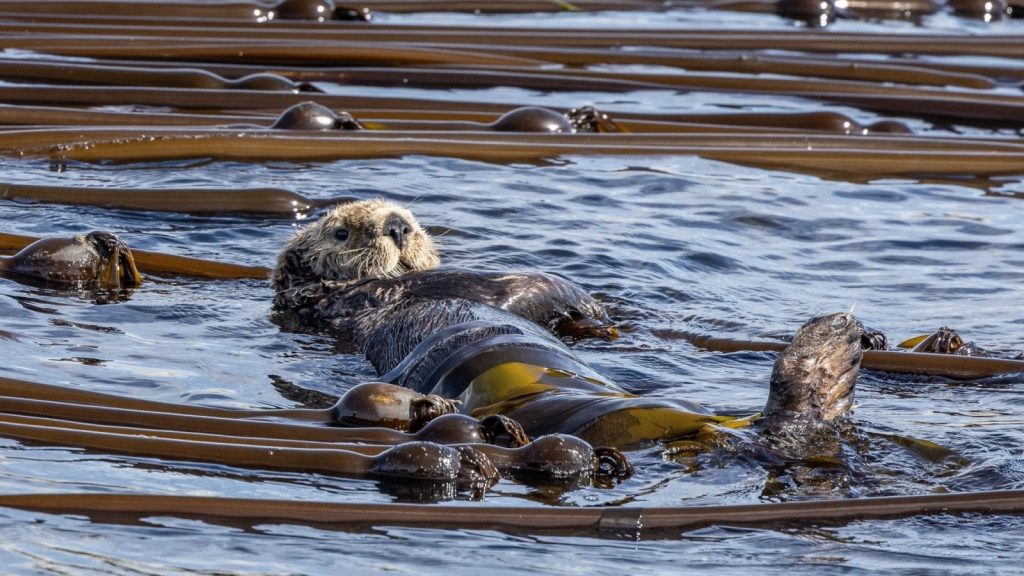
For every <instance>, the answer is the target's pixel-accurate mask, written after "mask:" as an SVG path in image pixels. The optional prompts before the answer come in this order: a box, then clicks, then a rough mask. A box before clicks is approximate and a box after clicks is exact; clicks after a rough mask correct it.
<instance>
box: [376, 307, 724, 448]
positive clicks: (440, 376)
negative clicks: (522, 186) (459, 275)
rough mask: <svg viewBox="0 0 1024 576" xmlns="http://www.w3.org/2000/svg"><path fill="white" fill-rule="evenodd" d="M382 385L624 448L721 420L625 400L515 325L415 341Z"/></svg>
mask: <svg viewBox="0 0 1024 576" xmlns="http://www.w3.org/2000/svg"><path fill="white" fill-rule="evenodd" d="M381 379H382V380H384V381H387V382H391V383H394V384H399V385H402V386H406V387H409V388H412V389H414V390H416V391H418V392H421V393H424V394H437V395H439V396H443V397H445V398H453V399H457V400H459V401H460V402H461V407H460V409H461V410H462V411H463V412H464V413H467V414H470V415H472V416H475V417H478V418H483V417H486V416H490V415H494V414H502V415H505V416H509V417H511V418H512V419H514V420H516V421H518V422H519V423H520V424H521V425H522V426H523V428H524V429H525V430H526V432H527V434H529V435H530V436H533V437H536V436H541V435H545V434H554V433H566V434H573V435H577V436H580V437H582V438H584V439H585V440H588V441H593V442H597V443H598V444H599V445H611V446H623V445H629V444H636V443H640V442H645V441H653V440H663V439H670V438H677V437H680V436H685V435H688V434H692V433H694V432H696V431H697V430H699V429H700V427H702V426H703V425H705V424H707V423H712V422H719V421H722V420H723V419H724V418H722V417H718V416H713V415H711V414H710V413H709V412H708V411H707V410H706V409H704V408H703V407H702V406H700V405H699V404H696V403H692V402H673V401H668V400H658V399H645V398H640V397H637V396H634V395H632V394H629V393H627V392H625V391H624V390H622V389H621V388H619V387H618V386H616V385H615V384H614V383H612V382H610V381H609V380H607V379H606V378H604V377H603V376H601V375H600V374H598V373H597V372H596V371H594V370H593V369H591V368H590V367H588V366H587V365H586V364H584V363H583V362H582V361H580V360H579V359H577V358H576V357H575V356H574V355H573V354H572V352H571V351H569V350H568V349H567V348H566V347H565V346H564V345H563V344H562V343H561V342H559V341H558V340H555V339H554V338H552V337H550V336H548V335H547V334H545V333H542V332H539V331H535V330H533V329H530V328H528V327H523V326H522V325H521V324H519V323H513V324H501V323H496V322H493V321H489V320H474V321H468V322H462V323H457V324H454V325H451V326H447V327H445V328H443V329H440V330H438V331H436V332H434V333H433V334H431V335H429V336H427V337H426V338H424V339H423V340H421V341H420V342H419V343H418V344H417V345H416V346H415V347H414V348H413V349H412V351H410V352H409V354H408V355H407V356H406V357H405V358H404V359H403V360H402V361H401V362H399V363H398V364H397V365H395V366H394V367H393V368H392V369H391V370H389V371H388V372H387V373H385V374H384V375H383V376H382V378H381Z"/></svg>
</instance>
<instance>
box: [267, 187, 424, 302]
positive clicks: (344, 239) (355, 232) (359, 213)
mask: <svg viewBox="0 0 1024 576" xmlns="http://www.w3.org/2000/svg"><path fill="white" fill-rule="evenodd" d="M438 263H439V258H438V255H437V249H436V248H434V242H433V240H431V238H430V236H429V235H428V234H427V233H426V231H424V230H423V229H422V228H421V227H420V225H419V222H417V221H416V218H415V217H413V215H412V213H411V212H409V211H408V210H406V209H405V208H402V207H401V206H398V205H396V204H394V203H392V202H388V201H387V200H383V199H375V200H364V201H361V202H353V203H350V204H341V205H339V206H337V207H336V208H334V209H333V210H331V211H330V212H329V213H328V214H327V215H326V216H324V217H323V218H321V219H320V220H318V221H317V222H315V223H313V224H311V225H310V226H308V227H306V228H303V229H302V230H300V231H299V232H298V233H297V234H296V235H295V236H294V237H293V238H292V239H291V240H289V241H288V243H287V245H286V246H285V248H284V251H282V253H281V255H280V256H279V258H278V263H277V268H276V269H275V271H274V287H275V289H277V290H279V291H280V290H282V289H285V288H289V287H293V286H297V285H299V284H304V283H307V282H310V281H314V280H358V279H364V278H393V277H395V276H400V275H402V274H406V273H408V272H417V271H420V270H429V269H431V268H436V267H437V265H438Z"/></svg>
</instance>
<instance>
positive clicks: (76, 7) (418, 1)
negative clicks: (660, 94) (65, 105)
mask: <svg viewBox="0 0 1024 576" xmlns="http://www.w3.org/2000/svg"><path fill="white" fill-rule="evenodd" d="M358 5H359V6H365V7H368V8H370V9H372V10H381V11H386V12H395V13H405V12H424V11H442V12H473V13H480V12H486V13H514V12H561V11H565V10H569V9H571V10H630V9H646V10H650V9H652V8H654V7H656V5H655V4H652V3H651V2H648V1H644V0H580V1H578V2H572V3H571V4H570V3H568V2H557V1H552V0H520V1H516V2H511V1H506V0H501V1H497V0H468V1H467V0H370V1H368V2H359V3H358ZM317 6H327V3H325V2H317V1H314V0H286V1H283V2H278V3H274V4H272V5H269V6H268V5H267V4H263V3H256V2H240V1H235V2H205V3H204V2H181V1H177V2H152V3H151V2H116V1H103V2H101V1H98V0H91V1H88V2H83V1H80V0H77V1H72V2H67V3H66V4H65V3H64V2H53V1H50V0H44V1H42V2H34V3H32V5H31V6H24V5H22V4H19V3H8V2H4V3H3V4H0V8H2V9H4V10H11V11H14V12H20V13H25V14H47V13H62V14H104V15H111V16H116V15H127V16H147V17H176V18H224V19H229V18H230V19H238V20H247V21H256V20H257V19H264V20H265V19H268V17H269V19H275V17H276V18H281V17H282V16H284V17H286V18H285V19H303V20H314V19H317V18H316V17H315V14H317V12H315V11H314V9H315V7H317ZM306 12H310V14H309V15H308V16H307V15H306V14H305V13H306ZM292 13H298V16H292V17H290V18H288V16H289V15H291V14H292ZM299 16H305V17H299ZM319 19H322V20H331V19H338V18H337V17H335V16H334V15H333V14H328V15H326V16H323V17H321V18H319ZM349 19H354V18H349Z"/></svg>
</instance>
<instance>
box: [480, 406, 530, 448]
mask: <svg viewBox="0 0 1024 576" xmlns="http://www.w3.org/2000/svg"><path fill="white" fill-rule="evenodd" d="M480 426H481V427H482V428H483V429H484V438H485V439H486V440H487V443H488V444H497V439H498V437H499V436H501V435H505V436H508V444H507V445H508V446H509V447H511V448H518V447H520V446H526V445H527V444H529V443H530V438H529V437H528V436H527V435H526V431H525V430H523V427H522V426H521V425H520V424H519V422H516V421H515V420H513V419H511V418H509V417H508V416H502V415H501V414H494V415H492V416H488V417H486V418H484V419H483V420H481V421H480Z"/></svg>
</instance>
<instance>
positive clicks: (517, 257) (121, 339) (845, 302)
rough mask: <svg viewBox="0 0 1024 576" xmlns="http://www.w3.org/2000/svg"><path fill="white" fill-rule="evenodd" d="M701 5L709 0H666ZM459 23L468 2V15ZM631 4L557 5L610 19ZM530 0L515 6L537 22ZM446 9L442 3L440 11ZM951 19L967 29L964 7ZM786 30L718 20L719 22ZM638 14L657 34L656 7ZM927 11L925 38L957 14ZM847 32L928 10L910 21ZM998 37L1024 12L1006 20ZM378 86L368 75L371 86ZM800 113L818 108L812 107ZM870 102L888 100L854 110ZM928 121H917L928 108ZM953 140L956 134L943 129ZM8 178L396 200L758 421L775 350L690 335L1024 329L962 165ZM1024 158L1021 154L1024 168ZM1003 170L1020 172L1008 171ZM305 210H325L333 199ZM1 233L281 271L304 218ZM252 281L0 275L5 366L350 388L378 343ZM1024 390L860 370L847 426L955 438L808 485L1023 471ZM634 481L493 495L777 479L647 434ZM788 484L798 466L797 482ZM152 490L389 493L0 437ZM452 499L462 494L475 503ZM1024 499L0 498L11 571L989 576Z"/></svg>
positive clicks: (667, 384) (1014, 230) (1015, 563)
mask: <svg viewBox="0 0 1024 576" xmlns="http://www.w3.org/2000/svg"><path fill="white" fill-rule="evenodd" d="M673 17H675V18H677V20H678V21H679V22H681V23H682V24H683V25H690V24H692V23H693V22H692V21H690V20H688V19H689V18H692V17H693V16H692V15H687V14H685V13H680V14H677V15H674V16H673ZM461 18H468V17H461ZM609 18H612V16H606V15H586V14H580V15H566V16H563V17H561V19H555V20H554V21H553V22H552V21H548V22H552V23H557V24H567V23H568V24H579V25H581V26H589V25H603V24H606V23H607V22H608V19H609ZM522 19H527V20H528V17H525V16H524V17H516V18H514V19H511V20H510V21H512V22H515V23H521V22H520V20H522ZM424 20H426V18H424ZM957 22H959V21H957ZM734 23H735V24H737V25H739V24H742V25H744V26H747V27H751V26H762V25H763V26H773V27H779V26H781V25H782V24H781V23H780V21H776V20H775V19H773V18H772V19H769V18H767V17H763V18H762V17H754V16H750V15H736V14H725V15H723V16H722V20H721V21H719V22H718V24H721V25H726V24H734ZM638 24H639V25H648V26H649V25H655V24H656V25H660V26H663V25H667V24H671V23H670V22H669V23H666V22H665V21H664V20H662V19H659V20H657V21H651V22H646V21H641V22H638ZM949 25H950V23H949V21H948V19H943V18H942V17H939V18H937V19H936V20H935V21H934V22H933V28H936V29H941V28H944V27H949ZM847 26H848V29H857V30H860V29H872V30H880V29H891V30H900V31H903V30H905V29H906V30H914V28H912V27H909V25H905V24H898V23H897V24H892V23H890V24H885V25H882V24H870V25H869V24H863V23H862V24H848V25H847ZM996 29H997V30H1003V31H1013V30H1019V25H1013V24H1005V25H1003V24H1000V25H998V27H997V28H996ZM363 91H364V92H367V93H375V90H373V89H364V90H363ZM388 93H389V94H393V95H397V96H402V95H407V94H408V95H419V96H435V97H447V98H458V99H470V98H476V99H482V100H483V99H493V100H495V101H505V102H507V101H518V102H524V103H527V102H532V103H546V104H549V105H566V106H576V105H579V104H582V103H596V104H598V105H600V106H602V107H604V108H607V109H609V110H614V109H615V107H616V106H620V107H622V108H623V109H631V110H634V109H651V110H653V109H659V108H669V109H673V110H677V111H691V110H703V111H708V110H713V109H715V107H716V106H718V105H721V104H722V102H726V103H729V104H736V103H737V102H742V101H747V102H748V103H749V106H750V107H751V109H754V108H756V109H759V110H764V109H776V110H792V109H794V108H793V102H791V101H787V100H784V99H775V100H773V99H771V98H767V97H766V98H761V99H757V102H756V103H751V102H752V100H751V98H750V97H748V96H742V97H738V96H731V97H726V98H725V100H718V101H717V104H716V100H715V98H714V96H715V95H713V94H702V95H697V96H695V97H693V98H690V97H689V96H687V97H686V98H684V97H682V96H681V95H678V94H674V93H670V92H644V93H636V94H628V95H608V94H593V93H587V94H571V93H570V94H559V95H557V96H552V95H547V94H537V93H530V92H527V91H517V90H491V91H482V92H466V91H447V92H445V93H444V94H436V93H430V92H428V91H412V90H409V91H403V90H396V89H390V90H388ZM807 107H808V106H807V105H804V106H803V108H807ZM842 110H843V111H844V112H846V113H849V114H851V115H853V116H854V117H856V118H857V119H858V120H862V121H865V122H869V121H871V120H872V119H873V118H874V116H872V115H870V114H866V113H863V112H860V111H857V110H852V109H842ZM907 121H908V122H911V123H913V121H911V120H907ZM935 130H939V129H938V128H936V129H935ZM0 167H2V168H3V179H5V180H10V181H14V182H25V183H44V184H60V185H94V186H121V187H157V186H167V187H172V186H174V187H182V186H206V187H210V186H222V187H245V186H279V187H285V188H289V189H292V190H295V191H296V192H300V193H302V194H304V195H306V196H309V197H312V198H328V197H332V196H338V195H354V196H359V197H373V196H383V197H386V198H390V199H392V200H395V201H398V202H401V203H403V204H407V205H409V206H410V207H411V208H412V210H413V211H414V212H415V213H416V214H417V215H418V217H419V219H420V221H421V222H422V223H424V224H425V225H427V226H428V227H429V228H430V230H431V231H432V232H433V233H434V234H436V235H437V236H438V237H439V244H440V247H441V250H442V253H443V261H444V263H445V265H450V266H453V267H462V268H470V269H478V270H543V271H551V272H558V273H561V274H564V275H567V276H569V277H571V278H573V279H575V280H576V281H578V282H580V283H581V284H583V285H584V286H586V287H587V288H588V289H589V290H590V291H592V292H594V293H596V294H598V295H599V296H600V297H601V299H602V300H603V301H604V302H605V304H606V305H607V306H608V308H609V310H610V312H611V315H612V316H613V318H614V319H615V320H616V321H617V322H618V323H619V324H620V325H622V326H623V337H622V338H621V339H620V340H618V341H616V342H612V343H603V342H583V343H581V344H579V345H578V346H577V350H578V352H579V353H580V354H581V355H582V356H583V357H584V358H585V359H586V360H587V361H588V362H589V363H590V364H591V365H593V366H594V367H596V368H597V369H598V370H600V371H602V372H603V373H605V374H608V375H609V376H611V377H612V378H613V379H615V380H616V381H618V382H619V383H621V384H622V385H624V386H625V387H627V388H629V389H631V390H633V391H637V392H643V393H644V394H648V395H653V396H661V397H669V398H682V399H688V400H697V401H700V402H702V403H704V404H705V405H707V406H708V407H710V408H712V409H714V410H716V411H723V412H732V413H736V412H755V411H757V410H759V409H760V407H761V406H762V405H763V402H764V400H765V398H766V394H767V383H768V376H769V374H770V372H771V366H772V362H773V356H772V355H770V354H763V353H737V354H727V355H721V354H715V353H709V352H704V351H700V350H698V349H695V348H694V347H692V346H691V345H690V344H688V343H687V342H686V341H685V340H684V339H683V338H682V337H681V335H680V333H681V332H684V331H693V332H702V333H708V334H714V335H718V336H731V337H737V338H761V337H763V338H780V337H784V336H786V335H788V334H791V333H792V332H793V331H794V330H795V329H796V328H797V327H798V326H799V325H800V324H801V323H802V322H803V321H805V320H806V319H807V318H810V317H812V316H814V315H818V314H822V313H829V312H835V311H841V310H849V309H850V308H851V307H855V310H856V313H857V315H858V317H859V318H861V319H862V321H863V322H864V323H865V324H868V325H870V326H872V327H875V328H878V329H881V330H883V331H885V332H886V333H887V334H889V335H890V337H891V339H893V340H895V341H898V340H900V339H902V338H905V337H909V336H912V335H916V334H920V333H924V332H930V331H932V330H934V329H936V328H938V327H939V326H941V325H948V326H953V327H956V328H958V329H959V330H960V331H961V332H962V333H964V335H965V336H966V337H968V338H969V339H972V340H975V341H976V342H978V343H980V344H982V345H983V346H985V347H986V348H989V349H992V350H995V351H998V352H1005V353H1010V352H1011V351H1020V350H1022V349H1024V312H1022V311H1021V306H1020V303H1021V301H1022V296H1024V289H1022V288H1021V286H1022V280H1024V271H1022V270H1024V256H1022V255H1021V254H1022V248H1024V204H1022V201H1021V200H1020V199H1018V198H1014V197H1011V196H1006V195H998V194H996V195H993V194H990V193H986V192H987V191H986V190H984V189H980V188H976V187H971V186H961V185H955V184H934V183H919V182H915V181H910V180H890V181H878V182H872V183H866V184H865V183H849V182H842V181H834V180H824V179H821V178H817V177H813V176H807V175H801V174H794V173H788V172H781V171H769V170H759V169H753V168H745V167H738V166H733V165H729V164H724V163H719V162H712V161H707V160H703V159H699V158H694V157H619V156H616V157H568V158H561V159H558V160H557V161H554V162H551V163H548V164H543V165H511V166H502V165H494V164H485V163H478V162H469V161H461V160H453V159H447V158H428V157H408V158H403V159H390V160H359V161H339V162H331V163H316V164H287V163H269V164H241V163H226V162H217V163H213V162H204V161H191V162H179V163H155V164H136V165H103V164H84V163H71V164H68V165H67V166H65V167H64V169H63V171H60V172H55V171H52V170H51V167H50V166H48V165H47V164H46V163H43V162H36V161H26V160H13V159H2V160H0ZM1022 175H1024V169H1022ZM993 189H994V190H997V191H998V190H1002V191H1011V192H1012V191H1015V190H1020V189H1021V179H1020V178H1008V179H1007V180H1006V182H1005V183H1002V184H997V185H995V187H994V188H993ZM314 216H315V214H314ZM0 222H2V223H3V230H4V231H7V232H14V233H23V234H32V235H60V234H67V233H79V232H83V231H88V230H93V229H104V230H109V231H112V232H115V233H117V234H119V235H121V236H122V237H123V238H124V239H125V240H126V241H127V242H128V243H129V244H130V245H131V246H132V247H134V248H140V249H146V250H158V251H163V252H171V253H176V254H183V255H189V256H198V257H204V258H213V259H217V260H222V261H230V262H236V263H241V264H250V265H265V266H269V265H271V264H272V262H273V260H274V257H275V255H276V252H277V250H278V248H279V247H280V246H281V245H282V243H283V242H284V241H285V240H286V239H287V238H288V237H289V235H290V234H292V232H293V231H294V230H295V228H296V227H297V226H301V225H303V224H304V222H302V221H294V220H288V219H274V218H243V217H233V216H221V217H199V216H187V215H169V214H162V213H147V212H128V211H116V210H106V209H99V208H80V207H76V208H68V207H62V206H56V205H42V204H28V203H12V202H3V203H0ZM271 298H272V294H271V291H270V288H269V285H268V283H266V282H261V281H199V280H192V279H183V278H151V279H150V281H149V282H147V284H146V285H145V286H144V287H143V288H141V289H139V290H136V291H135V292H134V293H133V294H132V296H131V298H130V299H128V300H126V301H121V302H116V303H104V304H97V303H96V302H94V301H93V300H92V299H90V298H87V297H81V296H79V295H74V294H72V295H68V294H66V293H60V292H56V291H53V290H49V289H42V288H38V287H31V286H26V285H22V284H18V283H15V282H13V281H11V280H8V279H0V318H2V319H3V320H2V323H0V329H2V330H3V331H4V336H3V337H2V338H0V354H2V357H3V358H4V375H5V376H10V377H15V378H23V379H28V380H34V381H39V382H47V383H52V384H61V385H67V386H74V387H81V388H85V389H90V390H97V391H103V392H108V393H115V394H120V395H126V396H138V397H143V398H147V399H153V400H162V401H171V402H179V403H193V404H206V405H216V406H225V407H247V408H253V407H257V408H258V407H283V406H291V405H292V404H291V402H290V401H288V400H287V399H285V398H284V397H282V395H281V394H280V393H279V392H278V390H277V389H276V388H275V387H274V382H280V381H284V382H288V383H291V384H293V385H295V386H300V387H304V388H309V389H314V390H318V391H322V392H327V393H331V394H341V393H343V392H344V391H345V390H346V389H347V388H349V387H351V386H352V385H354V384H356V383H359V382H362V381H365V380H368V379H370V378H372V376H373V371H372V369H371V368H370V367H369V365H368V364H367V363H365V362H364V361H363V360H362V359H361V358H360V357H356V356H350V355H345V354H337V353H336V351H335V350H334V347H333V343H332V341H331V340H330V339H329V338H328V337H326V336H319V335H309V334H292V333H286V332H282V331H281V329H280V328H279V327H278V326H276V325H275V324H273V323H271V322H270V320H269V308H270V300H271ZM1022 391H1024V381H1022V378H1021V377H1019V376H1014V377H1003V378H999V379H991V380H987V381H976V382H954V381H948V380H944V379H940V378H925V377H907V376H895V375H888V374H881V373H871V372H867V373H863V374H862V377H861V379H860V382H859V384H858V389H857V404H858V405H857V408H856V410H855V413H854V420H855V422H856V423H857V425H858V426H859V427H860V428H861V430H862V431H864V433H865V434H869V435H870V434H872V433H888V434H895V433H898V434H901V435H904V436H907V437H914V438H921V439H927V440H930V441H933V442H936V443H938V444H940V445H942V446H943V447H945V448H947V449H949V450H950V451H951V452H952V453H953V454H955V457H947V458H937V459H929V458H926V457H924V456H922V455H921V454H919V453H915V452H913V451H910V450H907V449H904V448H901V447H899V446H897V445H895V444H893V443H891V442H888V441H886V440H884V439H883V438H881V437H880V436H877V435H873V436H870V438H871V440H870V446H869V449H868V450H866V451H865V453H864V454H862V455H861V456H860V460H859V463H858V471H859V473H858V474H855V475H852V476H851V477H850V478H847V479H846V480H845V481H843V482H839V483H838V484H836V485H829V486H826V487H824V488H822V489H821V490H820V491H815V490H814V489H813V488H806V487H805V488H803V489H798V490H793V491H790V492H788V493H786V497H789V498H803V497H806V498H810V497H826V498H833V497H852V496H868V495H893V494H927V493H931V492H944V491H965V490H998V489H1009V488H1022V487H1024V459H1022V449H1021V446H1022V445H1024V427H1022V424H1024V397H1022ZM631 457H632V458H633V459H634V461H635V463H636V464H637V470H638V473H637V475H636V476H635V477H633V478H631V479H629V480H628V481H626V482H624V483H622V484H620V485H618V486H616V487H614V488H611V489H599V488H580V489H577V490H574V491H569V492H564V493H562V492H548V491H545V490H542V489H539V488H531V487H527V486H523V485H519V484H513V483H510V482H508V481H504V482H501V483H499V484H498V485H497V486H496V487H495V488H494V489H493V490H492V491H491V492H490V493H489V494H488V495H487V497H486V499H485V504H487V505H532V506H553V505H567V506H591V505H598V504H622V505H628V506H678V505H702V504H730V503H752V502H760V501H764V500H765V499H774V498H775V497H776V496H773V495H777V492H776V491H775V490H776V489H777V488H778V483H779V482H780V480H779V479H777V478H772V477H770V474H769V472H768V471H767V470H765V469H764V468H763V467H761V466H760V465H758V464H756V463H754V462H750V461H747V460H744V459H741V458H728V457H724V458H720V459H705V460H700V461H698V462H675V461H671V460H667V459H664V458H662V456H661V455H660V453H659V452H658V451H657V450H654V449H648V450H643V451H637V452H634V453H632V454H631ZM782 481H783V482H784V481H785V479H783V480H782ZM58 491H59V492H70V491H80V492H82V491H84V492H90V491H91V492H137V493H150V494H179V495H181V494H187V495H216V496H240V497H262V498H281V499H292V500H314V499H315V500H329V501H337V502H391V501H393V500H394V499H393V497H392V496H390V495H388V494H386V493H382V492H381V491H380V490H379V489H378V486H377V484H376V483H375V482H373V481H368V480H349V479H340V478H333V477H328V476H323V475H317V474H306V473H287V472H267V471H261V470H247V469H239V468H232V467H228V466H219V465H213V464H199V463H184V462H174V461H164V460H158V459H151V458H133V457H124V456H112V455H105V454H100V453H90V452H85V451H81V450H77V449H68V448H60V447H44V446H33V445H29V444H23V443H19V442H15V441H11V440H2V439H0V492H2V493H26V492H29V493H31V492H58ZM442 505H443V506H472V505H474V503H472V502H467V501H465V500H457V501H455V502H449V503H446V504H442ZM1022 529H1024V519H1022V518H1019V517H1012V516H993V517H985V516H963V517H949V516H938V517H931V518H919V519H907V520H894V521H870V522H854V523H850V524H846V525H834V526H780V527H776V528H765V529H738V528H728V527H711V528H704V529H700V530H693V531H688V532H685V533H680V534H674V535H666V534H658V535H657V537H656V538H655V537H654V535H652V536H651V537H650V538H648V537H646V536H645V534H644V533H643V532H641V534H640V537H639V539H638V540H635V541H634V540H621V539H618V540H617V539H610V540H608V539H596V538H589V537H568V536H524V535H510V534H504V533H499V532H491V531H473V530H462V531H459V530H454V531H451V530H449V531H441V530H427V529H408V528H397V527H387V526H381V527H378V528H377V529H375V530H373V531H370V532H344V531H341V532H339V531H325V530H319V529H315V528H309V527H302V526H290V525H277V524H268V525H260V526H258V527H256V529H254V530H243V529H240V528H235V527H227V526H218V525H214V524H210V523H206V522H200V521H194V520H182V519H175V518H166V517H159V518H148V519H146V520H145V521H144V522H143V523H142V524H138V525H133V524H123V525H122V524H116V523H115V524H109V523H94V522H90V521H89V520H87V519H84V518H80V517H74V516H59V515H47V514H39V513H31V512H23V511H15V510H10V509H4V510H0V566H3V571H4V572H5V573H25V574H28V573H59V574H181V573H195V574H324V573H328V572H329V571H338V570H339V569H340V570H347V572H345V573H363V572H385V571H386V572H396V573H421V572H428V573H430V572H440V571H442V570H444V571H454V572H456V573H480V572H485V571H486V572H487V573H495V574H506V573H517V574H518V573H528V572H537V573H557V574H572V573H580V574H592V573H613V572H614V573H622V572H629V573H637V572H650V573H678V572H680V571H684V570H689V571H700V570H714V571H715V572H716V573H722V574H731V573H742V574H749V573H751V572H757V573H762V572H768V573H781V572H788V573H793V572H802V573H814V574H817V573H876V572H878V571H885V572H890V573H911V572H912V573H921V574H924V573H936V574H943V573H949V574H954V573H955V574H964V573H976V574H991V573H1013V572H1016V571H1018V570H1019V567H1020V565H1021V561H1022V560H1024V553H1022V551H1021V547H1020V545H1019V537H1018V535H1019V534H1020V532H1021V530H1022Z"/></svg>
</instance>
